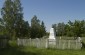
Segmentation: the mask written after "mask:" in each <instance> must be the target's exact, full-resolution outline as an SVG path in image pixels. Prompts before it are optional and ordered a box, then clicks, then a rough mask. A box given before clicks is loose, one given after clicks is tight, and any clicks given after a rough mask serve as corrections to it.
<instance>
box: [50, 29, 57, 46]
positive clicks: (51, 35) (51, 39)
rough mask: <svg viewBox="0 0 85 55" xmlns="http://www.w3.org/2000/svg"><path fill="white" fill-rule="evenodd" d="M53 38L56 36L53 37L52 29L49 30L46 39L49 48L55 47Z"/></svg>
mask: <svg viewBox="0 0 85 55" xmlns="http://www.w3.org/2000/svg"><path fill="white" fill-rule="evenodd" d="M55 37H56V35H55V31H54V28H51V29H50V34H49V38H48V40H49V41H48V43H49V47H55V45H56V38H55Z"/></svg>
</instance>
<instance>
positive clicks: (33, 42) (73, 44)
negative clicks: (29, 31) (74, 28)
mask: <svg viewBox="0 0 85 55" xmlns="http://www.w3.org/2000/svg"><path fill="white" fill-rule="evenodd" d="M17 44H18V46H34V47H37V48H56V49H81V46H82V45H81V42H80V41H79V40H77V39H76V40H62V39H56V40H52V39H51V40H49V39H38V38H36V39H31V38H30V39H17Z"/></svg>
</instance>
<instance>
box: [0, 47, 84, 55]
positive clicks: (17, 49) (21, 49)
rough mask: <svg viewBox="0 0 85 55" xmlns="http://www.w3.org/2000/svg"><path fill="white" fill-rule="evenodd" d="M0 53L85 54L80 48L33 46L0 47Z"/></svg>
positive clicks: (40, 54) (5, 54)
mask: <svg viewBox="0 0 85 55" xmlns="http://www.w3.org/2000/svg"><path fill="white" fill-rule="evenodd" d="M0 55H85V49H82V50H56V49H38V48H35V47H10V48H6V49H0Z"/></svg>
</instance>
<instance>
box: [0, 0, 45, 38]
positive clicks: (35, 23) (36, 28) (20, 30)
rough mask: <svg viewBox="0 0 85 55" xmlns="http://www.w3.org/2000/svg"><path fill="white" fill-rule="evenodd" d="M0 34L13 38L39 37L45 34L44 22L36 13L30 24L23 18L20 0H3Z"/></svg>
mask: <svg viewBox="0 0 85 55" xmlns="http://www.w3.org/2000/svg"><path fill="white" fill-rule="evenodd" d="M1 16H2V18H0V35H6V36H9V37H10V38H11V39H15V38H24V37H26V38H41V37H43V36H44V35H46V29H45V24H44V22H43V21H40V20H39V19H38V18H37V16H36V15H34V17H33V18H32V19H31V24H29V22H28V21H25V20H24V17H23V7H22V4H21V2H20V0H5V2H4V4H3V7H2V8H1Z"/></svg>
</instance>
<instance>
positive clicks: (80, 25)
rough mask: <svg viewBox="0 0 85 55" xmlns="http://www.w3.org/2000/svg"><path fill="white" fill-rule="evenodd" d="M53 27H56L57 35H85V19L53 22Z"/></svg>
mask: <svg viewBox="0 0 85 55" xmlns="http://www.w3.org/2000/svg"><path fill="white" fill-rule="evenodd" d="M52 27H53V28H54V29H55V32H56V36H68V37H85V20H81V21H80V20H75V21H74V22H72V21H70V20H69V21H68V23H67V24H65V23H64V22H62V23H58V24H53V25H52Z"/></svg>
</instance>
